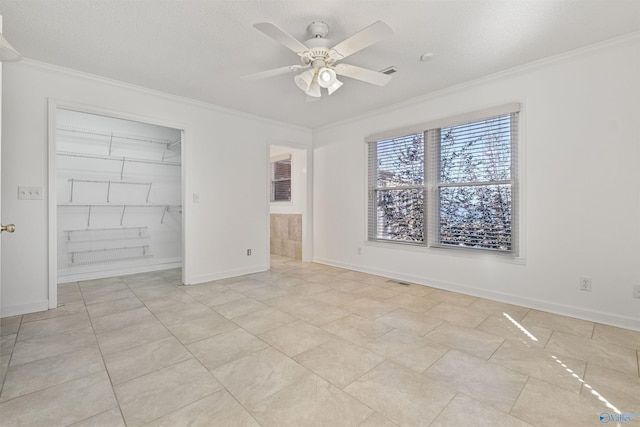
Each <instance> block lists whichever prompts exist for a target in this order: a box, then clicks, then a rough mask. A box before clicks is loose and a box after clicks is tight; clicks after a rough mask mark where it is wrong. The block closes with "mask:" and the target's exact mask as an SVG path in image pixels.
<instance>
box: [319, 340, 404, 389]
mask: <svg viewBox="0 0 640 427" xmlns="http://www.w3.org/2000/svg"><path fill="white" fill-rule="evenodd" d="M354 345H355V344H354ZM361 348H362V347H361ZM365 350H366V349H365ZM367 351H369V352H371V353H373V354H375V355H376V356H380V357H381V358H382V360H381V361H380V362H378V363H376V365H375V366H372V367H371V368H369V369H367V370H366V371H365V372H363V373H362V375H360V376H358V377H357V378H355V379H354V380H353V381H351V382H350V383H348V384H345V385H344V386H343V387H340V386H338V385H337V384H333V383H332V382H331V381H329V379H327V378H324V377H322V376H321V375H320V374H316V375H318V376H320V377H321V378H322V379H324V380H325V381H327V382H328V383H330V384H332V385H333V386H335V387H336V388H338V389H340V390H342V391H344V392H345V393H347V394H349V393H348V392H347V391H345V390H344V389H345V388H347V387H349V386H350V385H351V384H353V383H355V382H356V381H358V380H359V379H360V378H362V377H364V376H365V375H367V374H368V373H369V372H371V371H373V370H374V369H375V368H377V367H378V366H380V365H382V364H383V363H384V362H387V361H392V362H393V360H392V359H389V358H387V357H385V356H382V355H379V354H377V353H374V352H373V351H371V350H367ZM314 373H315V372H314ZM349 396H351V395H350V394H349ZM352 397H354V399H355V396H352Z"/></svg>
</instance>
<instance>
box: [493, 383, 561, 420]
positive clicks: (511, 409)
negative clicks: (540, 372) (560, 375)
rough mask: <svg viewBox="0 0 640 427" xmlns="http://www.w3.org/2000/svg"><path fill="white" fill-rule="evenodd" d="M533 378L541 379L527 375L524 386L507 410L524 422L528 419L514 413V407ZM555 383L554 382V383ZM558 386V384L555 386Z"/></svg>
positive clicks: (508, 413) (509, 413) (507, 412)
mask: <svg viewBox="0 0 640 427" xmlns="http://www.w3.org/2000/svg"><path fill="white" fill-rule="evenodd" d="M531 379H535V380H537V381H541V380H539V379H537V378H534V377H531V376H529V375H527V380H526V381H525V382H524V384H523V385H522V388H521V389H520V392H518V395H517V396H516V398H515V399H514V400H513V403H512V404H511V407H510V408H509V410H508V411H506V414H507V415H510V416H512V417H514V418H516V419H518V420H520V421H522V422H524V423H527V424H528V422H527V421H526V420H523V419H522V418H519V417H518V416H517V415H515V414H513V409H514V408H515V407H516V404H517V403H518V401H519V400H520V398H521V397H522V393H523V392H524V389H525V388H527V386H528V385H529V383H530V382H531ZM544 382H545V383H546V384H549V383H548V382H546V381H544ZM552 385H553V384H552ZM554 387H557V386H554Z"/></svg>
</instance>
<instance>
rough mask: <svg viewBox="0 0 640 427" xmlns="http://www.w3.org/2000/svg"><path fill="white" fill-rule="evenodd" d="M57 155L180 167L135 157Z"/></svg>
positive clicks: (64, 153)
mask: <svg viewBox="0 0 640 427" xmlns="http://www.w3.org/2000/svg"><path fill="white" fill-rule="evenodd" d="M56 154H57V155H59V156H66V157H80V158H83V159H99V160H115V161H118V162H132V163H148V164H152V165H167V166H182V163H180V162H168V161H163V160H146V159H136V158H135V157H114V156H103V155H100V154H84V153H74V152H72V151H57V152H56Z"/></svg>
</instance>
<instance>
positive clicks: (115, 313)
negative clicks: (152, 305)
mask: <svg viewBox="0 0 640 427" xmlns="http://www.w3.org/2000/svg"><path fill="white" fill-rule="evenodd" d="M136 299H137V300H138V301H140V299H138V298H137V297H136ZM117 301H121V300H117ZM109 302H110V301H109ZM140 303H141V304H143V303H142V301H140ZM98 304H101V303H98ZM90 305H91V304H90ZM143 306H144V305H143ZM143 306H140V307H133V308H128V309H126V310H122V311H116V312H111V313H105V314H102V315H100V316H91V314H89V318H91V319H99V318H101V317H105V316H114V315H117V314H124V313H127V312H129V311H133V310H138V309H140V308H142V307H143ZM144 307H145V308H147V307H146V306H144ZM147 310H149V309H148V308H147ZM149 311H151V310H149Z"/></svg>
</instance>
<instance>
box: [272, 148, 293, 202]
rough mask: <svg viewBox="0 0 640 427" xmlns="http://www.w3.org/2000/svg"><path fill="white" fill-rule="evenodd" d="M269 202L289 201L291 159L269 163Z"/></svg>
mask: <svg viewBox="0 0 640 427" xmlns="http://www.w3.org/2000/svg"><path fill="white" fill-rule="evenodd" d="M271 201H272V202H283V201H286V202H288V201H291V157H288V158H286V159H284V160H278V161H275V162H273V163H271Z"/></svg>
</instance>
